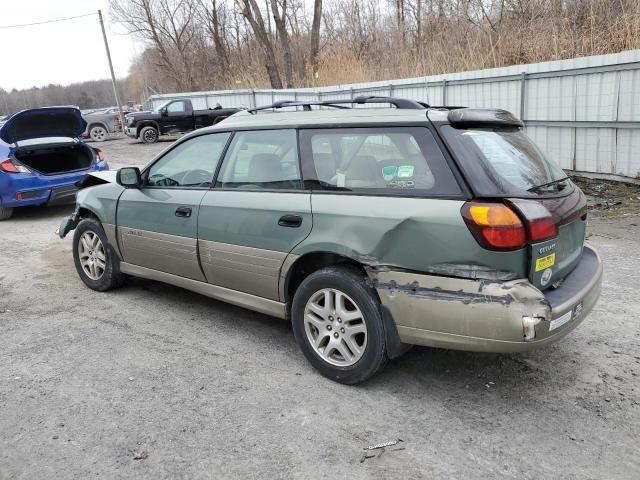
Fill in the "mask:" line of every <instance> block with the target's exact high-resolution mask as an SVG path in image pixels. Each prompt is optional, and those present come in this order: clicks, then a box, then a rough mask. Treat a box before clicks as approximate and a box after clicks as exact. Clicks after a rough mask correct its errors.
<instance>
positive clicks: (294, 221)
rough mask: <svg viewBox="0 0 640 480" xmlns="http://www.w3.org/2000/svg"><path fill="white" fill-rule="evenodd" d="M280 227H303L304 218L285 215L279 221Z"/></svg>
mask: <svg viewBox="0 0 640 480" xmlns="http://www.w3.org/2000/svg"><path fill="white" fill-rule="evenodd" d="M278 225H280V226H281V227H290V228H298V227H299V226H300V225H302V217H300V216H298V215H283V216H282V217H280V220H278Z"/></svg>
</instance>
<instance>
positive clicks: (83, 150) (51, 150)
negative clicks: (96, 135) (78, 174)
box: [14, 143, 95, 175]
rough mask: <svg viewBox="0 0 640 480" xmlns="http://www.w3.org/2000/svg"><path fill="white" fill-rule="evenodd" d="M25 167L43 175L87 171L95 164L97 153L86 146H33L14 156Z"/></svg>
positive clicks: (23, 148)
mask: <svg viewBox="0 0 640 480" xmlns="http://www.w3.org/2000/svg"><path fill="white" fill-rule="evenodd" d="M14 156H15V158H16V160H18V161H19V162H20V163H22V164H23V165H24V166H25V167H27V168H29V169H31V170H34V171H36V172H39V173H42V174H43V175H55V174H59V173H66V172H74V171H78V170H85V169H87V168H89V167H90V166H91V164H92V163H93V162H94V158H95V153H94V152H93V150H92V149H91V148H90V147H88V146H87V145H84V144H78V143H73V144H62V145H61V144H57V145H31V146H28V147H27V146H25V147H21V148H19V149H18V150H17V151H16V152H15V154H14Z"/></svg>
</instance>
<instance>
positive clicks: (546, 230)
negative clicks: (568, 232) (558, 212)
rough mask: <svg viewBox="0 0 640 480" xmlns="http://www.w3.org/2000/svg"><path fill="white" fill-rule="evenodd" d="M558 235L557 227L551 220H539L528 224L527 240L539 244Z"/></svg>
mask: <svg viewBox="0 0 640 480" xmlns="http://www.w3.org/2000/svg"><path fill="white" fill-rule="evenodd" d="M556 235H558V227H557V225H556V222H554V221H553V219H552V218H540V219H538V220H533V221H531V222H529V238H530V239H531V241H532V242H541V241H543V240H547V239H549V238H553V237H555V236H556Z"/></svg>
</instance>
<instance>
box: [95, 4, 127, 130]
mask: <svg viewBox="0 0 640 480" xmlns="http://www.w3.org/2000/svg"><path fill="white" fill-rule="evenodd" d="M98 18H99V19H100V28H102V38H104V49H105V50H106V51H107V60H108V61H109V70H111V83H113V95H114V96H115V97H116V104H117V105H118V113H119V114H120V126H121V128H122V131H124V127H125V126H126V125H125V124H124V115H123V114H122V105H121V104H120V97H119V96H118V87H117V86H116V75H115V73H113V63H111V52H110V51H109V42H108V41H107V32H106V31H105V29H104V21H103V20H102V10H98Z"/></svg>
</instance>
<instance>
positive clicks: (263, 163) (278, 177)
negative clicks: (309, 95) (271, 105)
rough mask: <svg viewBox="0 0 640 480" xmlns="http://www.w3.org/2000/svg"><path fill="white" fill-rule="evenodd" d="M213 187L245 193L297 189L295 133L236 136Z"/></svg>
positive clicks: (264, 131)
mask: <svg viewBox="0 0 640 480" xmlns="http://www.w3.org/2000/svg"><path fill="white" fill-rule="evenodd" d="M216 187H218V188H242V189H245V190H260V189H268V190H270V189H283V190H291V189H298V188H301V187H302V182H301V179H300V168H299V161H298V148H297V139H296V131H295V130H260V131H249V132H236V134H235V136H234V137H233V140H232V141H231V145H230V146H229V150H228V151H227V154H226V156H225V158H224V161H223V163H222V168H221V170H220V174H219V175H218V181H217V182H216Z"/></svg>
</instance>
